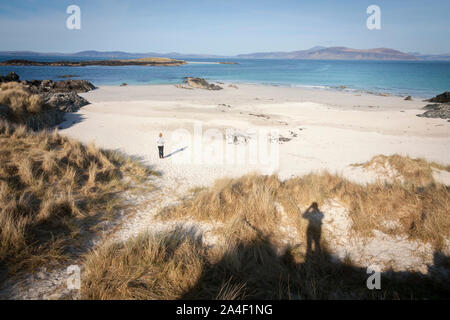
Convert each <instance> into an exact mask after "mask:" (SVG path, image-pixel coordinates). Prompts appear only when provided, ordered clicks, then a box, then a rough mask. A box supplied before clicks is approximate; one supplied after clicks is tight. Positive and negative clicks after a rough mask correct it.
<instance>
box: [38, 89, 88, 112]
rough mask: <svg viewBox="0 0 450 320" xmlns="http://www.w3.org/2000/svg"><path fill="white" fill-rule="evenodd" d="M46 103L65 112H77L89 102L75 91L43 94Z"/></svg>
mask: <svg viewBox="0 0 450 320" xmlns="http://www.w3.org/2000/svg"><path fill="white" fill-rule="evenodd" d="M41 96H42V98H43V100H44V103H45V104H46V105H48V106H50V107H52V108H58V109H59V110H61V111H64V112H76V111H78V109H80V108H81V107H83V106H85V105H88V104H89V102H88V101H87V100H86V99H84V98H82V97H80V96H79V95H78V94H76V93H75V92H56V93H44V94H41Z"/></svg>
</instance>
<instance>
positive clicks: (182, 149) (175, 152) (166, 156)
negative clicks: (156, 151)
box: [164, 146, 187, 158]
mask: <svg viewBox="0 0 450 320" xmlns="http://www.w3.org/2000/svg"><path fill="white" fill-rule="evenodd" d="M186 149H187V146H186V147H183V148H180V149H177V150H175V151H173V152H171V153H169V154H167V155H165V156H164V158H169V157H171V156H173V155H174V154H177V153H178V152H182V151H184V150H186Z"/></svg>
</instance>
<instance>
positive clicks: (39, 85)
mask: <svg viewBox="0 0 450 320" xmlns="http://www.w3.org/2000/svg"><path fill="white" fill-rule="evenodd" d="M21 83H22V84H23V85H25V86H27V87H28V88H29V89H30V91H31V92H32V93H35V94H42V93H57V92H75V93H81V92H88V91H91V90H94V89H95V86H94V85H93V84H92V83H90V82H89V81H87V80H71V79H68V80H61V81H52V80H32V81H22V82H21Z"/></svg>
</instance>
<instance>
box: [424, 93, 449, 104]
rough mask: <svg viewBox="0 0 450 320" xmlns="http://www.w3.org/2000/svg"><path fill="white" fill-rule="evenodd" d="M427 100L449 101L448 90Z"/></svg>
mask: <svg viewBox="0 0 450 320" xmlns="http://www.w3.org/2000/svg"><path fill="white" fill-rule="evenodd" d="M428 101H429V102H439V103H447V102H450V91H445V92H444V93H441V94H438V95H437V96H436V97H434V98H431V99H429V100H428Z"/></svg>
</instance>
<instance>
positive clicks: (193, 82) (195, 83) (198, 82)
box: [184, 77, 223, 90]
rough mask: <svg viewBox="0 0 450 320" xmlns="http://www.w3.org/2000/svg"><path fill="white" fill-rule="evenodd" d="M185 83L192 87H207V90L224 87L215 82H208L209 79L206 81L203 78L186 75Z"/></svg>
mask: <svg viewBox="0 0 450 320" xmlns="http://www.w3.org/2000/svg"><path fill="white" fill-rule="evenodd" d="M184 83H187V85H188V86H190V87H192V88H199V89H207V90H221V89H223V88H222V87H221V86H218V85H216V84H213V83H208V81H206V80H205V79H203V78H193V77H186V78H184Z"/></svg>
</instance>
